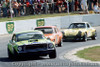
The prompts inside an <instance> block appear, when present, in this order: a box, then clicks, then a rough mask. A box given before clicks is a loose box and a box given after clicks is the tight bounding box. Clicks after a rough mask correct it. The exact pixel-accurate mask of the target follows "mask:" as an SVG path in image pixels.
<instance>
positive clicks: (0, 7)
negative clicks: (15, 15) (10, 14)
mask: <svg viewBox="0 0 100 67" xmlns="http://www.w3.org/2000/svg"><path fill="white" fill-rule="evenodd" d="M1 7H2V6H1V2H0V17H1Z"/></svg>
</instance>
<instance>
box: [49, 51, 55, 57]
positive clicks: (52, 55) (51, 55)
mask: <svg viewBox="0 0 100 67" xmlns="http://www.w3.org/2000/svg"><path fill="white" fill-rule="evenodd" d="M49 58H51V59H52V58H56V50H53V51H52V52H51V53H50V54H49Z"/></svg>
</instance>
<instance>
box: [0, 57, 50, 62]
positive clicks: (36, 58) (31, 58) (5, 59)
mask: <svg viewBox="0 0 100 67" xmlns="http://www.w3.org/2000/svg"><path fill="white" fill-rule="evenodd" d="M46 59H49V58H47V57H46V58H44V57H21V58H17V59H10V58H8V57H0V62H18V61H30V60H32V61H34V60H46Z"/></svg>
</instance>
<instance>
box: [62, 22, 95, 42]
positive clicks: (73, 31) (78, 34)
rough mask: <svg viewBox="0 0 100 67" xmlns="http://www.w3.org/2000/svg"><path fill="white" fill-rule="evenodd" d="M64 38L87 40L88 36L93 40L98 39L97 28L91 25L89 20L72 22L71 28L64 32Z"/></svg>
mask: <svg viewBox="0 0 100 67" xmlns="http://www.w3.org/2000/svg"><path fill="white" fill-rule="evenodd" d="M62 33H63V40H67V39H75V40H83V41H87V38H92V39H93V40H96V39H97V32H96V30H95V29H94V28H93V27H91V25H90V24H89V23H88V22H81V23H79V22H75V23H71V24H70V26H69V28H68V29H66V30H64V31H63V32H62Z"/></svg>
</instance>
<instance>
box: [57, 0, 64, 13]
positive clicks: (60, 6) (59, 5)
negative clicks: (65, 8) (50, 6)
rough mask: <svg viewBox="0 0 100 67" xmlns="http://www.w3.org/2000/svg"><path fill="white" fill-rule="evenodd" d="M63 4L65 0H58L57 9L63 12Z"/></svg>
mask: <svg viewBox="0 0 100 67" xmlns="http://www.w3.org/2000/svg"><path fill="white" fill-rule="evenodd" d="M62 5H63V1H62V0H57V11H58V13H59V12H62Z"/></svg>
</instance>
